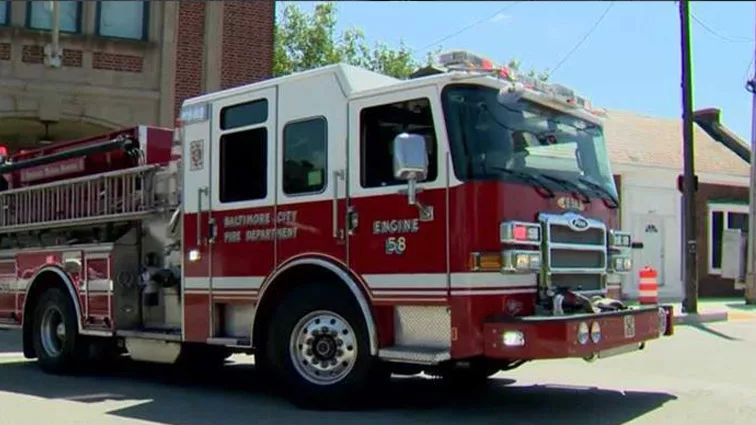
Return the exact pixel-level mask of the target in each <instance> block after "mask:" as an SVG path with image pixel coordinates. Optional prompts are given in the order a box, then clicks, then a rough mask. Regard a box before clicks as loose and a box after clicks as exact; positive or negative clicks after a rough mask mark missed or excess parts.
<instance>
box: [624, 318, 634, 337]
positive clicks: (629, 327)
mask: <svg viewBox="0 0 756 425" xmlns="http://www.w3.org/2000/svg"><path fill="white" fill-rule="evenodd" d="M624 321H625V338H634V337H635V316H633V315H631V314H628V315H627V316H625V317H624Z"/></svg>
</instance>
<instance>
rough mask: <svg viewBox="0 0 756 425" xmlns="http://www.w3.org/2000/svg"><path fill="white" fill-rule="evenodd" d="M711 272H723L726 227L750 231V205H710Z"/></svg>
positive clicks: (745, 231)
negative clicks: (723, 243)
mask: <svg viewBox="0 0 756 425" xmlns="http://www.w3.org/2000/svg"><path fill="white" fill-rule="evenodd" d="M708 218H709V223H708V224H709V238H708V239H709V274H720V273H722V241H723V235H724V230H725V229H740V230H742V231H743V232H744V233H748V205H746V204H710V205H709V214H708Z"/></svg>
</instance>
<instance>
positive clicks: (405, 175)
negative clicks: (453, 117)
mask: <svg viewBox="0 0 756 425" xmlns="http://www.w3.org/2000/svg"><path fill="white" fill-rule="evenodd" d="M427 176H428V151H427V148H426V145H425V138H424V137H423V136H420V135H418V134H407V133H402V134H400V135H398V136H396V137H395V138H394V177H395V178H396V179H399V180H405V181H407V183H408V184H409V188H408V191H407V196H408V197H409V204H410V205H415V202H416V201H415V198H416V195H417V182H418V180H425V178H426V177H427Z"/></svg>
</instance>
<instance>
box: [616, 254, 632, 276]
mask: <svg viewBox="0 0 756 425" xmlns="http://www.w3.org/2000/svg"><path fill="white" fill-rule="evenodd" d="M611 267H612V271H614V272H617V273H627V272H629V271H630V270H632V268H633V260H632V259H631V258H630V257H612V261H611Z"/></svg>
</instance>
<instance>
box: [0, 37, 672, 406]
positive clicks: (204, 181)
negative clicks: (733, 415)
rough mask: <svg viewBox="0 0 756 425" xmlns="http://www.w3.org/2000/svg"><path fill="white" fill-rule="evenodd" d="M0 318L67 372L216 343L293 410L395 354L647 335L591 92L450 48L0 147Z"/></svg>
mask: <svg viewBox="0 0 756 425" xmlns="http://www.w3.org/2000/svg"><path fill="white" fill-rule="evenodd" d="M0 174H2V175H3V176H4V178H5V180H6V182H7V183H8V185H7V186H8V188H7V189H6V190H4V191H2V192H0V285H1V286H0V324H2V326H5V327H20V328H22V329H23V340H24V354H25V355H26V357H28V358H37V359H38V363H39V365H40V366H41V367H42V368H43V369H44V370H46V371H49V372H53V373H62V372H67V371H70V370H74V369H76V368H78V367H81V366H86V365H87V364H89V363H91V362H94V361H96V360H98V359H101V358H103V357H104V356H106V355H107V354H109V353H116V354H123V353H127V354H128V355H129V356H130V357H131V358H132V359H135V360H141V361H150V362H161V363H184V364H191V365H194V366H195V367H199V368H209V367H213V366H217V365H221V364H222V363H223V361H224V360H225V359H226V358H227V357H228V356H230V355H231V354H232V353H234V352H242V353H249V354H254V355H255V363H256V366H257V367H259V368H261V369H262V370H263V371H265V373H266V375H268V376H270V377H274V378H275V380H276V381H277V382H281V383H284V384H285V385H283V386H284V387H285V388H286V389H287V390H288V393H289V395H290V396H291V398H292V400H294V401H296V402H298V403H300V405H302V406H308V407H326V406H333V405H338V406H342V407H343V406H344V405H345V404H347V403H349V401H350V400H353V399H354V398H353V397H355V396H361V395H364V394H365V393H369V392H370V391H371V390H372V388H371V386H370V385H371V384H373V383H375V382H378V381H380V380H381V379H385V378H386V377H388V376H390V374H391V373H398V374H417V373H421V372H425V373H428V374H434V375H438V376H443V377H445V378H448V379H454V380H455V382H463V383H466V384H470V385H472V384H473V383H475V382H476V381H477V382H480V381H483V380H485V379H486V378H488V377H489V376H491V375H493V374H495V373H496V372H498V371H502V370H509V369H512V368H515V367H519V366H521V365H523V364H524V363H527V362H530V361H533V360H541V359H557V358H579V359H580V358H582V359H586V360H592V359H596V358H600V357H605V356H610V355H615V354H620V353H625V352H629V351H636V350H639V349H642V348H643V347H644V344H645V343H646V342H648V341H650V340H654V339H657V338H660V337H662V336H664V335H671V334H672V332H673V326H672V311H671V308H669V307H666V306H645V307H637V308H631V307H628V306H626V305H624V304H623V303H622V302H621V301H620V300H618V299H617V298H618V297H617V295H616V294H617V293H618V291H617V289H618V285H619V283H620V278H621V275H622V274H625V273H627V272H628V271H629V270H630V269H631V261H630V258H631V256H630V250H631V242H632V241H631V237H630V235H629V234H628V233H625V232H622V231H621V230H620V229H619V228H618V226H619V214H618V211H619V209H618V206H619V203H618V199H617V198H618V194H617V190H616V187H615V183H614V180H613V175H612V172H611V167H610V164H609V159H608V156H607V148H606V142H605V140H604V134H603V130H602V113H601V112H600V111H597V110H595V109H594V108H592V107H591V105H590V102H589V101H588V100H587V99H586V98H584V97H582V96H579V95H578V94H577V93H576V92H575V91H574V90H571V89H569V88H567V87H563V86H558V85H550V84H546V83H542V82H539V81H536V80H533V79H529V78H525V77H521V76H517V75H516V74H515V73H514V72H513V71H512V70H509V69H506V68H501V67H495V66H493V65H492V63H491V62H490V61H488V60H486V59H484V58H481V57H480V56H476V55H473V54H471V53H469V52H464V51H454V52H449V53H446V54H443V55H441V56H440V57H439V61H438V63H437V64H436V65H434V66H431V67H428V68H425V69H423V70H420V71H418V73H416V74H415V75H414V76H413V78H410V79H408V80H399V79H395V78H391V77H388V76H385V75H381V74H378V73H375V72H371V71H367V70H364V69H360V68H356V67H352V66H348V65H344V64H338V65H332V66H326V67H322V68H319V69H314V70H311V71H307V72H302V73H298V74H294V75H289V76H285V77H281V78H275V79H270V80H267V81H262V82H258V83H254V84H250V85H246V86H242V87H237V88H232V89H228V90H223V91H219V92H216V93H211V94H206V95H203V96H199V97H195V98H192V99H189V100H187V101H185V102H184V103H183V105H182V108H181V114H180V123H179V125H178V127H177V128H176V129H175V131H173V130H171V129H163V128H154V127H147V126H139V127H137V128H132V129H125V130H122V131H118V132H114V133H112V134H107V135H103V136H101V137H96V138H91V139H86V140H76V141H71V142H67V143H59V144H56V145H52V146H48V147H45V148H41V149H38V150H33V151H28V152H23V153H16V154H14V155H10V156H9V157H8V159H7V161H6V162H5V163H4V164H3V165H0Z"/></svg>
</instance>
